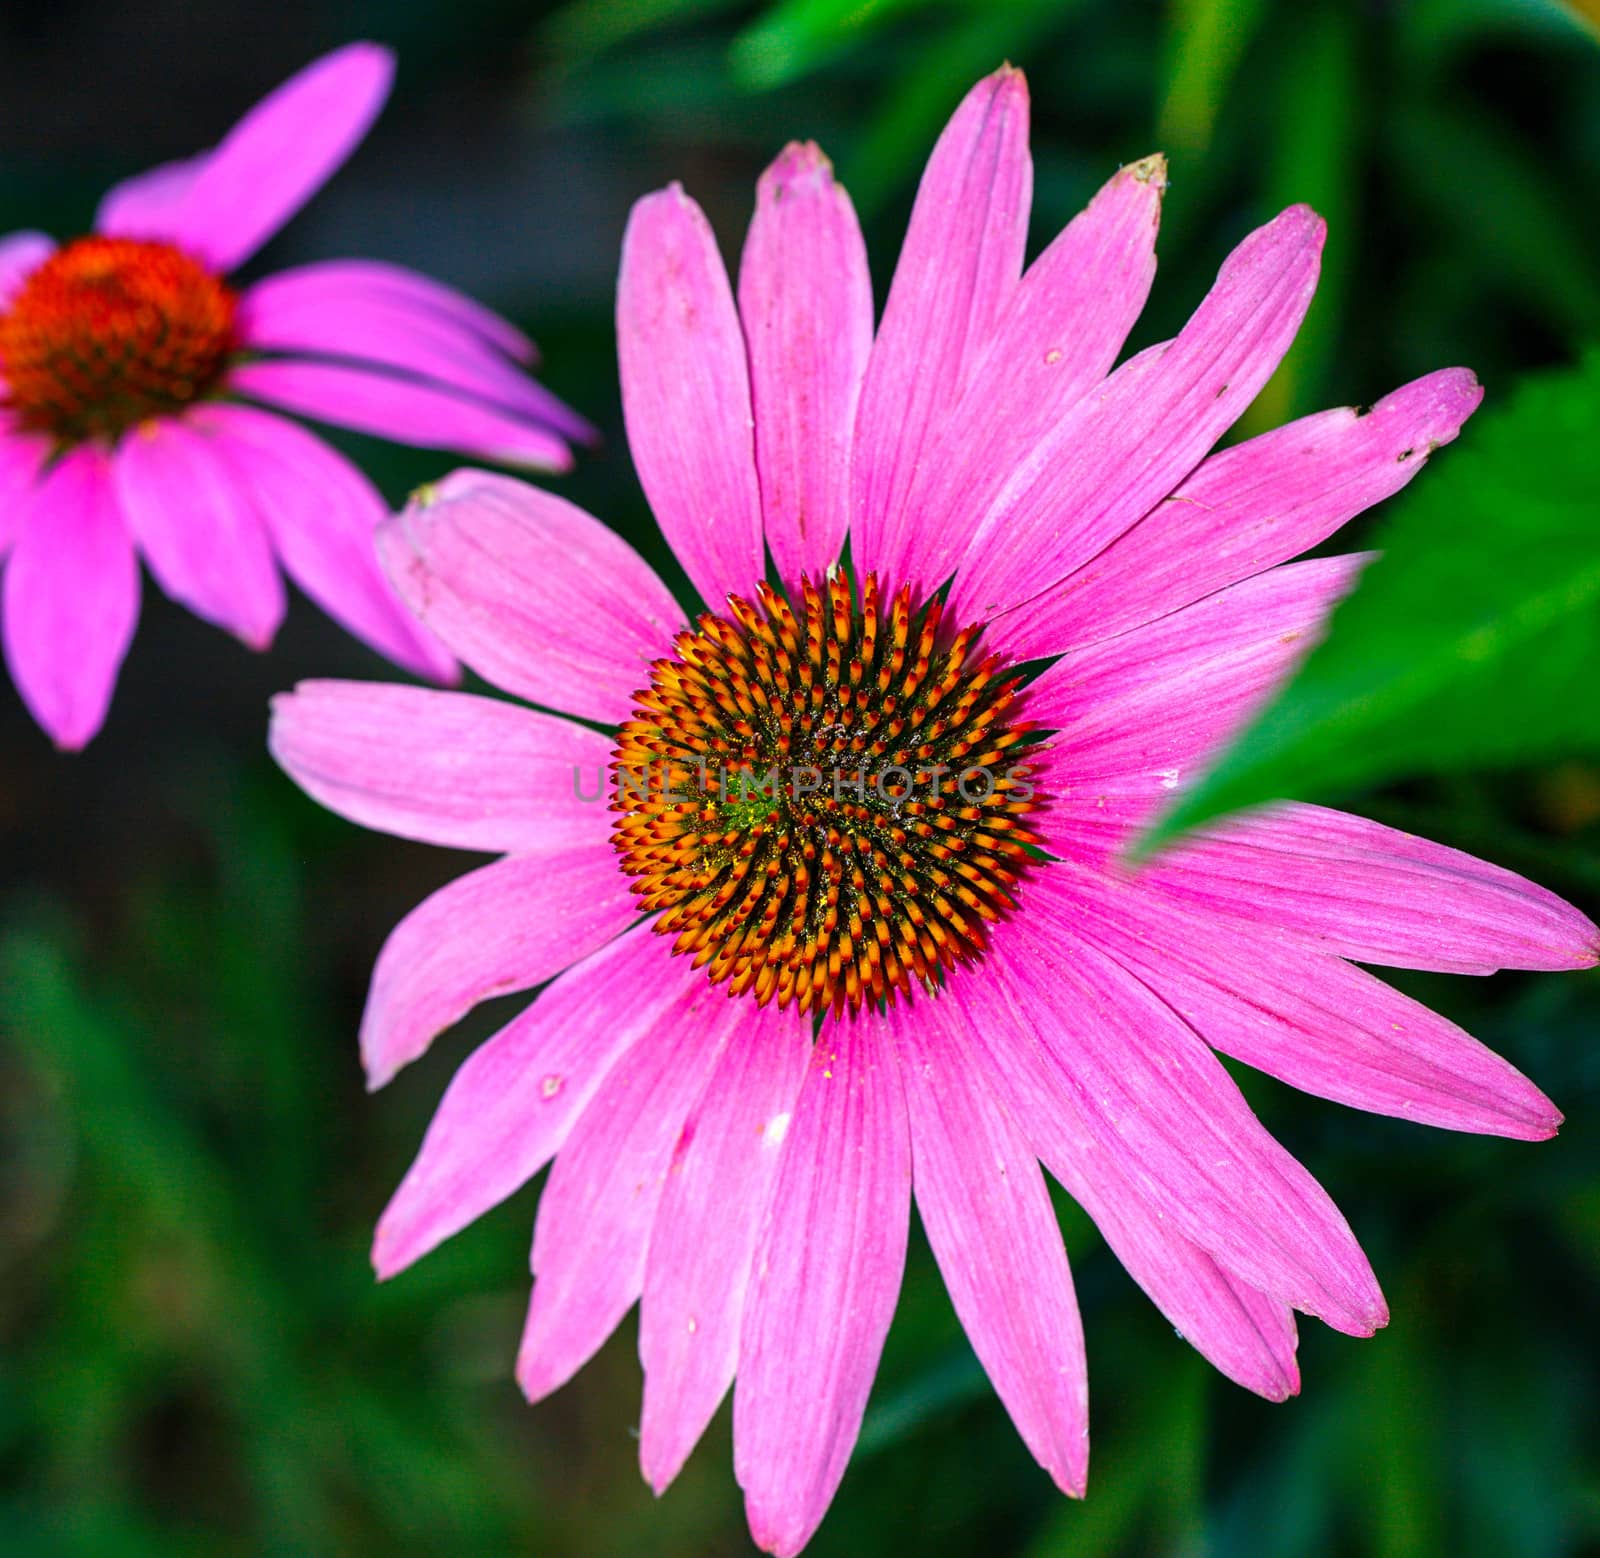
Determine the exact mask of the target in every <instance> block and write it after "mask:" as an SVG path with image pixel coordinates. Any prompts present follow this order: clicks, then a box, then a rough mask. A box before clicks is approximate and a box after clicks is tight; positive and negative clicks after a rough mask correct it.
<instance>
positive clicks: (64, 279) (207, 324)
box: [0, 238, 236, 444]
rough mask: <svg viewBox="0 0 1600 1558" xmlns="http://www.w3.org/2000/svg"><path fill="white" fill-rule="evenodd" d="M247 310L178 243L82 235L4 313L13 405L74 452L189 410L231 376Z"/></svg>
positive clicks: (1, 352)
mask: <svg viewBox="0 0 1600 1558" xmlns="http://www.w3.org/2000/svg"><path fill="white" fill-rule="evenodd" d="M235 303H236V299H235V296H234V293H233V292H232V291H231V290H230V289H229V288H228V287H227V286H226V285H224V283H223V282H222V281H221V280H220V279H219V278H218V277H216V276H214V275H212V274H211V272H210V271H208V270H207V269H206V268H205V267H204V266H203V265H201V264H200V263H199V261H197V260H194V259H192V258H191V257H190V256H189V255H187V254H185V253H183V251H182V250H180V249H177V248H174V247H173V246H172V245H171V244H167V243H152V242H147V241H144V240H139V239H133V238H79V239H77V240H76V241H74V242H72V243H69V244H67V245H65V246H64V247H63V248H61V249H58V250H57V251H56V252H55V253H54V254H53V255H51V256H50V258H49V259H47V260H46V261H45V262H44V263H43V264H42V265H40V266H39V267H38V268H37V269H36V270H34V271H33V273H32V274H31V275H30V276H29V277H28V278H27V280H26V281H25V282H24V283H23V284H22V286H21V287H20V288H19V289H18V291H17V294H16V296H15V297H14V298H13V300H12V303H11V306H10V308H9V309H8V310H7V311H6V312H5V313H4V314H0V372H3V373H4V374H5V380H6V390H7V393H6V406H7V408H8V409H9V410H10V411H11V412H12V413H13V414H14V415H15V416H16V418H17V420H18V422H19V423H20V424H21V425H22V426H23V427H25V428H28V429H30V430H32V431H35V432H41V433H47V434H49V435H50V436H52V437H53V438H55V439H57V440H59V441H60V442H62V443H68V444H72V443H80V442H82V441H83V440H85V439H88V438H95V437H110V438H114V437H116V436H117V435H118V434H119V433H122V432H123V431H125V430H126V429H127V428H129V427H132V426H134V425H136V424H137V423H139V422H142V421H144V420H145V419H146V418H148V417H154V416H162V415H170V414H171V413H173V412H175V411H179V410H181V409H182V408H183V407H184V406H186V405H189V404H190V403H191V402H193V401H195V400H197V399H198V398H199V397H201V396H202V395H204V394H205V393H206V392H207V391H208V390H210V389H211V388H212V387H213V386H214V385H215V384H216V382H217V380H218V378H219V377H220V376H221V373H222V370H223V368H224V366H225V365H226V363H227V359H228V355H229V353H230V352H231V351H232V349H233V346H234V328H233V327H234V308H235Z"/></svg>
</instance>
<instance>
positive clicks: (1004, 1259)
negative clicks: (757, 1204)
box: [883, 999, 1089, 1498]
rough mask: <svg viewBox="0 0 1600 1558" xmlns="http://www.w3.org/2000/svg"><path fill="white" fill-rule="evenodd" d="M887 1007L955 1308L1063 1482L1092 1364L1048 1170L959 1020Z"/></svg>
mask: <svg viewBox="0 0 1600 1558" xmlns="http://www.w3.org/2000/svg"><path fill="white" fill-rule="evenodd" d="M937 1004H939V1003H938V1002H937V1000H936V999H929V1000H926V1001H922V1000H919V1001H918V1002H917V1004H916V1005H915V1006H914V1007H911V1008H907V1007H906V1006H904V1005H898V1006H895V1007H892V1008H890V1010H889V1012H888V1013H887V1015H886V1018H885V1021H884V1024H883V1029H884V1036H885V1037H887V1038H888V1039H889V1040H890V1042H892V1043H893V1045H894V1046H895V1048H896V1050H897V1051H898V1053H899V1056H900V1060H901V1063H902V1072H903V1075H904V1079H905V1089H906V1106H907V1112H908V1114H909V1117H910V1121H911V1164H912V1185H913V1189H914V1191H915V1195H916V1200H917V1210H918V1212H919V1213H920V1214H921V1217H922V1226H923V1228H924V1229H926V1231H927V1234H928V1242H929V1244H930V1245H931V1246H932V1247H933V1254H934V1258H935V1259H936V1260H937V1261H938V1263H939V1270H940V1271H941V1272H942V1273H943V1274H944V1280H945V1286H946V1287H948V1288H949V1290H950V1298H951V1301H952V1302H953V1303H954V1305H955V1310H956V1314H957V1315H959V1316H960V1318H961V1324H962V1326H963V1327H964V1329H965V1330H966V1333H967V1335H968V1337H969V1338H970V1339H971V1341H972V1347H973V1351H974V1352H976V1353H977V1355H978V1357H979V1359H980V1360H981V1361H982V1363H983V1366H984V1369H985V1370H986V1371H987V1373H988V1375H989V1378H990V1379H991V1380H992V1381H993V1382H994V1388H995V1391H996V1393H997V1394H998V1395H999V1397H1000V1399H1001V1400H1002V1401H1003V1402H1004V1403H1005V1407H1006V1411H1007V1412H1009V1413H1010V1414H1011V1420H1012V1422H1013V1423H1015V1424H1016V1426H1017V1432H1018V1433H1019V1434H1021V1436H1022V1439H1023V1442H1024V1443H1025V1444H1026V1445H1027V1446H1028V1449H1029V1450H1030V1451H1031V1452H1032V1454H1033V1456H1034V1458H1035V1459H1036V1460H1037V1461H1038V1462H1039V1464H1040V1465H1041V1466H1043V1467H1044V1469H1045V1470H1046V1471H1048V1472H1049V1473H1050V1476H1051V1478H1052V1479H1053V1481H1054V1482H1055V1484H1056V1486H1057V1487H1058V1488H1060V1489H1061V1491H1062V1492H1063V1493H1070V1494H1072V1495H1073V1496H1075V1497H1078V1498H1081V1497H1082V1496H1083V1493H1084V1488H1085V1485H1086V1483H1087V1480H1088V1475H1089V1367H1088V1361H1087V1359H1086V1358H1085V1356H1084V1351H1083V1325H1082V1322H1081V1321H1080V1320H1079V1318H1078V1302H1077V1298H1076V1297H1075V1295H1074V1294H1073V1291H1072V1274H1071V1272H1070V1271H1069V1269H1068V1267H1067V1252H1066V1247H1065V1245H1064V1244H1063V1243H1062V1241H1061V1228H1060V1226H1059V1224H1058V1223H1057V1222H1056V1215H1055V1209H1054V1208H1053V1207H1052V1206H1051V1205H1050V1193H1049V1191H1047V1190H1046V1189H1045V1183H1044V1176H1043V1175H1042V1174H1041V1173H1040V1172H1039V1165H1038V1163H1037V1161H1035V1158H1034V1155H1033V1153H1032V1151H1030V1150H1029V1147H1028V1144H1027V1143H1026V1142H1025V1141H1024V1140H1023V1138H1022V1136H1021V1135H1020V1133H1019V1132H1018V1130H1017V1127H1016V1126H1015V1125H1014V1124H1013V1123H1012V1121H1011V1117H1010V1116H1009V1115H1008V1114H1007V1112H1006V1110H1005V1109H1004V1107H1003V1106H1002V1105H1001V1104H1000V1102H999V1100H998V1099H997V1098H996V1097H995V1095H994V1093H993V1091H992V1090H991V1088H990V1085H989V1082H988V1080H987V1079H986V1077H985V1076H984V1073H983V1071H982V1070H980V1068H979V1067H978V1065H977V1064H975V1057H974V1054H973V1052H972V1049H971V1047H970V1046H969V1045H968V1044H967V1043H966V1041H965V1036H964V1034H963V1033H962V1032H961V1029H960V1026H959V1025H950V1026H947V1027H942V1028H940V1030H939V1031H938V1032H934V1031H932V1029H933V1024H932V1023H930V1021H929V1017H930V1013H929V1011H928V1008H930V1007H932V1006H935V1005H937Z"/></svg>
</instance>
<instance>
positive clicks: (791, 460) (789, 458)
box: [739, 142, 872, 585]
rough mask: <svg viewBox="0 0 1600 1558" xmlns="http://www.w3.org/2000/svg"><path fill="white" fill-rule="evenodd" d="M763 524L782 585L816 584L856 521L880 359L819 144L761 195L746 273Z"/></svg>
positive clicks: (851, 234) (742, 304) (855, 238)
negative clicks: (870, 363)
mask: <svg viewBox="0 0 1600 1558" xmlns="http://www.w3.org/2000/svg"><path fill="white" fill-rule="evenodd" d="M739 315H740V318H741V320H742V321H743V323H744V334H745V340H746V342H747V343H748V346H749V353H750V393H751V399H752V401H753V404H754V410H755V440H756V442H755V450H756V471H757V474H758V476H759V478H760V483H761V513H762V524H763V528H764V530H765V533H766V538H767V547H768V549H769V550H770V551H771V553H772V558H773V561H774V562H775V563H776V564H777V568H778V573H779V575H780V576H781V577H782V578H783V579H784V580H786V581H787V582H788V583H789V584H791V585H794V584H797V583H798V582H799V579H800V576H801V575H802V574H805V575H808V576H809V577H811V578H812V579H820V578H821V577H823V575H824V574H825V573H826V572H827V570H828V568H829V567H830V566H831V565H832V564H833V563H834V562H835V560H836V559H837V558H838V556H839V551H840V548H841V547H842V546H843V545H844V537H845V530H846V529H847V527H848V525H849V521H850V445H851V437H852V434H853V432H854V429H855V420H856V402H857V401H858V400H859V398H860V395H861V380H862V377H863V376H864V375H865V373H866V371H867V355H868V353H869V352H870V351H871V350H872V277H871V275H870V273H869V272H868V270H867V247H866V244H865V242H864V241H863V240H862V237H861V227H860V224H859V223H858V222H857V221H856V213H855V207H854V206H852V205H851V204H850V197H849V196H848V195H847V194H846V193H845V192H844V188H843V186H842V185H839V184H836V183H835V182H834V179H833V168H832V165H831V164H830V163H829V162H828V159H827V158H826V157H824V156H823V155H822V152H821V151H820V150H819V149H818V148H817V146H816V145H815V144H814V143H811V142H807V143H806V144H805V145H804V146H801V145H798V144H794V143H791V144H790V145H789V146H787V147H785V148H784V150H783V152H782V153H781V154H780V155H779V157H778V159H777V161H776V162H774V163H773V164H772V166H771V167H770V168H768V169H767V171H766V172H765V173H764V174H762V176H761V182H760V183H759V184H758V185H757V186H756V213H755V216H754V217H753V218H752V220H751V223H750V233H749V236H748V237H747V238H746V239H745V246H744V258H743V261H742V263H741V265H740V268H739Z"/></svg>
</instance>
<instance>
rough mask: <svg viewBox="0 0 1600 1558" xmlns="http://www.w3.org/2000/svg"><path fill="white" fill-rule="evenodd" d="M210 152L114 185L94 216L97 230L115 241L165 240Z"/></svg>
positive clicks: (165, 165)
mask: <svg viewBox="0 0 1600 1558" xmlns="http://www.w3.org/2000/svg"><path fill="white" fill-rule="evenodd" d="M210 155H211V154H210V152H201V153H200V155H199V156H198V157H184V158H182V159H180V160H179V161H177V162H163V163H162V164H161V165H160V166H159V167H155V168H150V169H148V170H147V171H146V172H144V173H136V174H134V176H133V177H132V178H128V179H124V180H123V181H122V182H121V183H120V184H113V185H112V186H111V188H110V189H108V190H107V191H106V192H105V194H104V196H103V197H102V198H101V201H100V209H99V210H98V211H96V212H95V214H94V230H95V231H96V232H97V233H105V234H106V235H107V236H108V237H112V238H165V237H167V236H169V235H170V234H171V232H172V230H173V216H174V213H175V212H176V211H177V210H178V209H179V208H180V206H181V205H182V203H183V202H184V201H185V200H186V199H187V198H188V195H189V191H190V190H191V189H192V188H193V187H194V181H195V179H196V177H197V176H198V175H199V172H200V170H201V168H203V167H204V166H205V165H206V161H207V159H208V158H209V157H210Z"/></svg>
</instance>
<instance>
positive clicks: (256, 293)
mask: <svg viewBox="0 0 1600 1558" xmlns="http://www.w3.org/2000/svg"><path fill="white" fill-rule="evenodd" d="M236 327H237V329H238V331H239V339H240V342H241V344H242V345H243V346H245V347H246V348H248V349H251V350H256V351H269V352H289V353H291V354H303V355H306V356H312V357H323V358H333V359H342V360H346V361H353V362H364V363H375V364H378V365H380V366H382V367H385V368H392V369H395V370H397V371H398V372H399V373H400V374H402V375H415V376H418V377H420V378H423V379H426V380H430V381H432V382H434V383H435V384H440V385H445V386H448V387H449V388H451V389H457V390H460V391H462V392H463V393H464V394H466V395H469V396H474V397H476V398H477V399H479V400H486V401H489V402H492V403H493V404H495V405H497V406H501V407H504V408H505V409H507V410H509V411H512V412H515V413H517V414H518V415H521V416H524V417H531V418H532V419H534V420H535V421H538V422H542V423H544V424H545V425H547V426H548V427H550V428H553V429H555V430H556V431H557V432H560V433H562V434H564V435H565V436H567V437H569V438H576V439H583V440H592V439H593V438H594V437H595V430H594V428H593V427H592V426H591V425H590V424H589V423H588V422H586V421H585V420H584V419H583V418H582V417H580V416H579V415H578V414H577V413H576V412H575V411H572V410H570V409H569V408H568V407H567V406H565V405H563V404H562V402H561V401H560V400H559V399H558V398H557V397H556V396H554V395H552V394H551V393H550V391H549V390H547V389H546V388H545V387H544V386H543V385H542V384H539V383H537V382H536V381H535V380H533V379H530V378H529V377H528V376H527V374H526V373H524V372H523V370H522V368H521V367H520V366H519V365H518V364H516V363H515V362H513V361H511V360H510V359H508V358H507V357H506V355H505V353H504V352H503V351H502V350H501V349H500V347H499V346H498V345H496V344H493V343H491V342H490V341H488V340H487V339H485V337H484V335H483V334H482V333H481V331H480V330H478V329H477V328H476V321H475V320H471V321H469V320H467V319H463V318H460V317H457V316H456V315H454V314H450V313H445V312H443V311H442V310H440V309H439V308H437V307H435V306H433V305H432V303H430V302H424V301H422V300H420V299H414V298H412V297H410V296H408V295H407V294H406V293H405V292H403V291H401V290H399V289H397V288H393V287H386V286H383V285H376V286H363V285H361V284H359V283H356V284H354V285H353V284H352V283H351V282H350V280H349V278H348V276H347V275H346V274H345V273H343V272H335V274H334V277H333V279H332V280H330V279H329V278H328V277H327V276H326V275H325V274H324V273H323V268H322V267H320V266H315V265H313V266H305V267H302V268H300V269H298V270H294V271H285V272H280V273H279V274H277V275H275V276H268V277H267V278H266V279H265V280H264V281H259V282H257V283H256V284H255V286H253V287H251V288H250V290H249V291H248V292H246V293H245V294H244V296H243V297H242V298H240V300H239V311H238V315H237V319H236Z"/></svg>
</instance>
